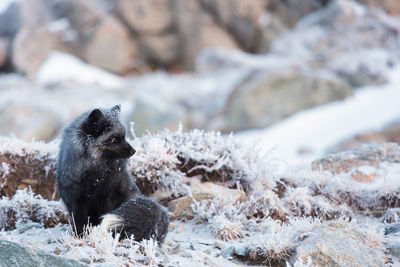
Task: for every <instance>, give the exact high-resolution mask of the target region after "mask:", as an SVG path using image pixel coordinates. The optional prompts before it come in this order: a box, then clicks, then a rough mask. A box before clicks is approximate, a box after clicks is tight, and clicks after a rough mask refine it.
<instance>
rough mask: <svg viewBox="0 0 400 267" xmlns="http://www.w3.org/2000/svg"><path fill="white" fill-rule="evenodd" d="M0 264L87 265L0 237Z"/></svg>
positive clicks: (35, 265) (33, 266) (44, 266)
mask: <svg viewBox="0 0 400 267" xmlns="http://www.w3.org/2000/svg"><path fill="white" fill-rule="evenodd" d="M0 266H32V267H47V266H65V267H67V266H71V267H72V266H88V265H86V264H82V263H80V262H77V261H75V260H72V259H67V258H64V257H57V256H54V255H51V254H48V253H46V252H44V251H41V250H39V249H36V248H31V247H24V246H21V245H19V244H17V243H14V242H9V241H5V240H1V239H0Z"/></svg>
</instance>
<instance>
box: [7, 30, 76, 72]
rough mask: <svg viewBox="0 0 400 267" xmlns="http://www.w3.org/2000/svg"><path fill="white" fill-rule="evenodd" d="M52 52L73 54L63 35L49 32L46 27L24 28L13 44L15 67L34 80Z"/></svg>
mask: <svg viewBox="0 0 400 267" xmlns="http://www.w3.org/2000/svg"><path fill="white" fill-rule="evenodd" d="M52 51H64V52H67V53H68V52H71V49H70V48H69V47H68V46H67V45H66V44H65V43H64V42H63V41H62V36H61V34H56V33H54V32H51V31H49V30H48V29H47V28H45V27H40V28H35V29H32V28H22V29H21V30H20V31H19V32H18V34H17V36H16V37H15V40H14V42H13V58H12V62H13V65H14V66H15V67H16V68H17V70H18V71H20V72H22V73H25V74H27V75H28V77H29V78H31V79H34V78H35V76H36V72H37V70H38V69H39V67H40V65H41V64H42V63H43V62H44V61H45V60H46V59H47V56H48V55H49V54H50V53H51V52H52Z"/></svg>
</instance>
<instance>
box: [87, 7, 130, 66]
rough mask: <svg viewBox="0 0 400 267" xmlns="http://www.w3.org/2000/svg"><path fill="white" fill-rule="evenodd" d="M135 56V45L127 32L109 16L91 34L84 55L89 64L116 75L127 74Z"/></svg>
mask: <svg viewBox="0 0 400 267" xmlns="http://www.w3.org/2000/svg"><path fill="white" fill-rule="evenodd" d="M137 56H138V48H137V45H136V43H135V42H134V40H133V39H132V38H131V36H130V34H129V32H128V30H127V29H126V28H125V26H124V25H123V24H121V23H120V22H119V21H118V20H117V19H115V18H114V17H113V16H111V15H109V16H107V17H106V18H104V20H103V21H102V22H101V23H100V24H99V25H98V27H97V28H96V30H95V31H94V32H93V34H92V37H91V39H90V41H88V43H87V46H86V53H85V58H86V60H87V62H88V63H89V64H92V65H95V66H97V67H100V68H103V69H105V70H108V71H111V72H115V73H118V74H126V73H128V72H129V70H131V69H132V65H133V61H134V59H135V57H137Z"/></svg>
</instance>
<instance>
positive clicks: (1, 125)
mask: <svg viewBox="0 0 400 267" xmlns="http://www.w3.org/2000/svg"><path fill="white" fill-rule="evenodd" d="M59 128H60V126H59V123H58V119H57V117H56V115H55V114H54V113H53V112H50V111H48V110H44V109H43V108H40V107H35V106H33V105H32V106H27V105H19V104H13V105H7V106H6V107H4V108H3V110H1V113H0V134H1V135H9V134H10V133H13V134H15V135H16V136H17V137H19V138H21V139H24V140H26V141H30V140H32V139H35V140H45V141H49V140H50V139H51V138H53V137H54V136H55V134H56V133H57V132H58V130H59Z"/></svg>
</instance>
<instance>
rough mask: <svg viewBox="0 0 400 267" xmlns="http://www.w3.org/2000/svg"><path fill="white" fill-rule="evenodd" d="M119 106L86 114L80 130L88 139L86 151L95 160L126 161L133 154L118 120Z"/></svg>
mask: <svg viewBox="0 0 400 267" xmlns="http://www.w3.org/2000/svg"><path fill="white" fill-rule="evenodd" d="M120 111H121V106H120V105H117V106H114V107H112V108H111V109H98V108H96V109H94V110H92V111H91V112H89V113H88V116H87V118H85V120H84V121H83V123H82V126H81V130H82V132H83V134H84V135H86V136H87V137H88V138H89V144H88V151H89V153H91V155H92V156H93V157H94V158H96V159H99V158H104V159H126V158H129V157H131V156H132V155H133V154H135V150H134V149H133V147H132V146H131V145H130V144H129V143H128V142H127V141H126V139H125V136H126V129H125V127H124V126H123V125H122V123H121V121H120V120H119V115H120Z"/></svg>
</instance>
